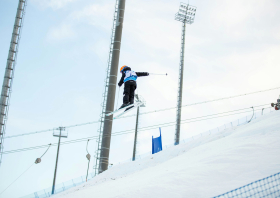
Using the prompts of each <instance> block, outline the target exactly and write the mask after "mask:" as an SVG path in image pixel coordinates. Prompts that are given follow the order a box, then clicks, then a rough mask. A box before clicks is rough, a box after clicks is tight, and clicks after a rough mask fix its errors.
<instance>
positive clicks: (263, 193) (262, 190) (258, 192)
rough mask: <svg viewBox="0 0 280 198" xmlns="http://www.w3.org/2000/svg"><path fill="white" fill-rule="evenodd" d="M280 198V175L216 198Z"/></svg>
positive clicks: (277, 174)
mask: <svg viewBox="0 0 280 198" xmlns="http://www.w3.org/2000/svg"><path fill="white" fill-rule="evenodd" d="M235 197H238V198H239V197H240V198H243V197H263V198H265V197H271V198H275V197H280V173H276V174H274V175H271V176H269V177H266V178H263V179H260V180H257V181H255V182H252V183H250V184H247V185H245V186H242V187H240V188H236V189H234V190H232V191H229V192H227V193H224V194H222V195H219V196H216V197H214V198H235Z"/></svg>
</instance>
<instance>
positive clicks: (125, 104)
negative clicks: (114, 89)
mask: <svg viewBox="0 0 280 198" xmlns="http://www.w3.org/2000/svg"><path fill="white" fill-rule="evenodd" d="M129 104H130V102H128V103H123V104H122V106H121V107H120V108H119V109H122V108H124V107H126V106H128V105H129Z"/></svg>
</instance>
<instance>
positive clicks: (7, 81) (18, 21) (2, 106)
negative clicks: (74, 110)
mask: <svg viewBox="0 0 280 198" xmlns="http://www.w3.org/2000/svg"><path fill="white" fill-rule="evenodd" d="M26 3H27V1H26V0H25V1H24V0H19V3H18V8H17V14H16V18H15V23H14V27H13V33H12V39H11V43H10V49H9V54H8V59H7V64H6V71H5V75H4V81H3V86H2V92H1V99H0V101H1V102H0V125H1V126H0V155H1V156H0V165H1V163H2V153H3V148H4V136H5V129H6V122H7V119H8V111H9V101H10V97H11V92H12V89H11V87H12V83H13V77H14V69H15V65H16V59H17V51H18V45H19V40H20V33H21V27H22V24H23V18H24V14H25V8H26Z"/></svg>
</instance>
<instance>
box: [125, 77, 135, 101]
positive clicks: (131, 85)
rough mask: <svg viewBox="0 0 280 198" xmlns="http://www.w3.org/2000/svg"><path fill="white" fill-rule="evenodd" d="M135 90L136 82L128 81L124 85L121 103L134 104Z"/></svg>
mask: <svg viewBox="0 0 280 198" xmlns="http://www.w3.org/2000/svg"><path fill="white" fill-rule="evenodd" d="M136 88H137V85H136V81H134V80H129V81H126V82H125V83H124V91H123V103H124V104H126V103H128V102H130V104H134V91H135V89H136Z"/></svg>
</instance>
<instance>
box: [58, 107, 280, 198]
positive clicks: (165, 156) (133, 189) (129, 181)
mask: <svg viewBox="0 0 280 198" xmlns="http://www.w3.org/2000/svg"><path fill="white" fill-rule="evenodd" d="M279 120H280V111H279V112H276V111H275V112H273V113H270V114H268V115H264V116H262V117H260V118H258V119H256V120H254V121H252V122H251V123H249V124H246V125H243V126H239V127H234V128H232V129H227V130H224V131H221V132H219V133H216V134H212V135H209V136H205V137H201V138H199V139H196V140H193V141H191V142H189V143H186V144H180V145H178V146H174V147H170V148H168V149H166V150H164V151H162V152H160V153H157V154H154V155H150V156H148V157H146V158H144V159H141V160H138V161H135V162H128V163H124V164H120V165H117V166H114V167H112V168H110V169H109V170H107V171H105V172H103V173H102V174H100V175H98V176H96V177H95V178H93V179H92V180H91V181H89V182H88V183H87V184H83V185H80V186H77V187H74V188H72V189H69V190H67V191H65V192H62V193H60V194H57V195H55V196H53V197H54V198H58V197H59V198H64V197H65V198H77V197H83V198H87V197H102V198H103V197H104V198H107V197H203V198H205V197H213V196H216V195H219V194H222V193H225V192H227V191H230V190H233V189H235V188H237V187H241V186H243V185H245V184H248V183H250V182H253V181H255V180H258V179H262V178H264V177H267V176H269V175H271V174H274V173H278V172H280V158H279V157H278V155H279V153H280V143H279V142H280V125H279Z"/></svg>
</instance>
